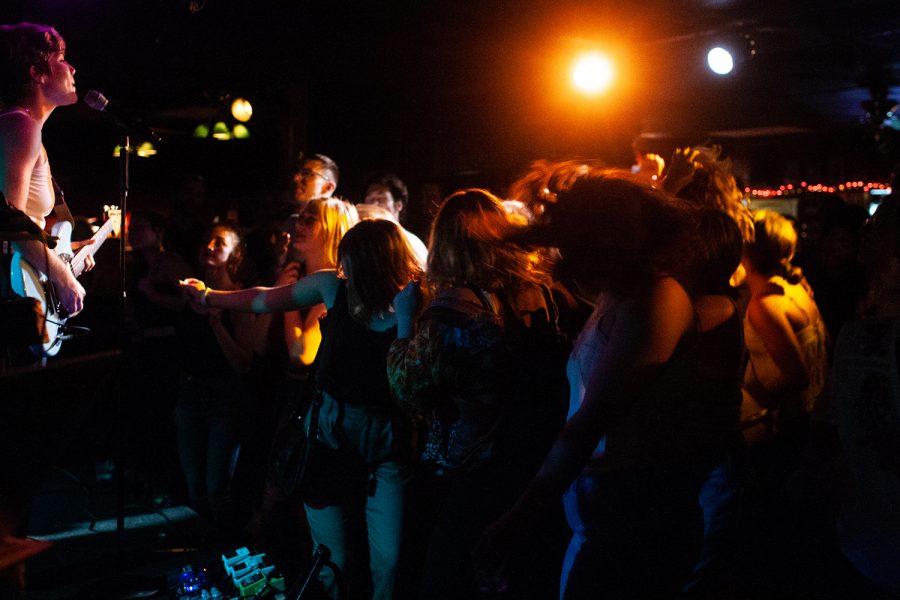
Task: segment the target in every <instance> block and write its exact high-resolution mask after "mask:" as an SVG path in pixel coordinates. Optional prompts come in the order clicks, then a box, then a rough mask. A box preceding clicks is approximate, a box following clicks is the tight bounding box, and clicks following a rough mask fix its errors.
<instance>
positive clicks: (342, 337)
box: [316, 281, 397, 408]
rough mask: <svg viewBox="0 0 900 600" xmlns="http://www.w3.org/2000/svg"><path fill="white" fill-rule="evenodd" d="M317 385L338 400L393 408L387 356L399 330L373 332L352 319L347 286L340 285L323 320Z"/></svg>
mask: <svg viewBox="0 0 900 600" xmlns="http://www.w3.org/2000/svg"><path fill="white" fill-rule="evenodd" d="M320 326H321V329H322V345H321V346H320V347H319V354H318V361H319V365H318V367H317V369H316V384H317V385H318V386H319V388H320V389H322V390H323V391H325V392H328V394H329V395H331V396H332V397H333V398H334V399H335V400H338V401H339V402H346V403H347V404H357V405H364V406H371V407H378V408H391V406H392V405H393V403H392V402H391V393H390V386H389V384H388V379H387V353H388V348H389V347H390V345H391V342H392V341H394V339H395V338H396V337H397V328H396V326H395V327H391V328H390V329H387V330H385V331H372V330H371V329H369V328H367V327H365V326H363V325H361V324H360V323H358V322H357V321H356V320H354V319H353V317H352V316H351V315H350V307H349V304H348V303H347V283H346V282H345V281H342V282H341V285H340V287H339V288H338V293H337V297H336V298H335V299H334V306H332V307H331V309H330V310H329V311H328V312H327V313H326V314H325V316H324V317H322V320H321V323H320Z"/></svg>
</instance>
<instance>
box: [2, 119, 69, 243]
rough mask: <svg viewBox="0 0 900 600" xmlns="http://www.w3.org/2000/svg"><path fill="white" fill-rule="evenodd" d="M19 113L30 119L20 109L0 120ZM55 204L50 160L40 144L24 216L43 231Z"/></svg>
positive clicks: (29, 185) (29, 184)
mask: <svg viewBox="0 0 900 600" xmlns="http://www.w3.org/2000/svg"><path fill="white" fill-rule="evenodd" d="M14 113H19V114H23V115H26V116H28V118H31V117H30V116H29V115H28V113H27V112H25V111H24V110H22V109H15V110H12V111H9V112H6V113H3V114H2V115H0V118H3V117H6V116H8V115H11V114H14ZM55 203H56V194H54V193H53V180H52V177H51V175H50V160H49V159H48V158H47V151H46V150H44V145H43V144H41V153H40V156H39V157H38V160H37V163H36V164H35V165H34V167H33V168H32V170H31V180H30V181H29V183H28V197H27V199H26V201H25V214H26V215H28V216H29V217H31V220H32V221H34V222H35V223H37V224H38V226H39V227H40V228H41V229H43V228H44V226H45V225H46V224H47V221H46V217H47V215H49V214H50V213H51V212H52V211H53V205H54V204H55Z"/></svg>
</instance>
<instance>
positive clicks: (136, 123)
mask: <svg viewBox="0 0 900 600" xmlns="http://www.w3.org/2000/svg"><path fill="white" fill-rule="evenodd" d="M84 103H85V104H87V105H88V106H90V107H91V108H93V109H94V110H96V111H98V112H102V113H106V114H108V115H109V116H110V117H112V119H113V121H115V122H116V125H118V126H119V127H120V128H122V129H124V130H126V131H129V132H131V133H134V134H135V135H138V136H141V137H149V138H150V139H152V140H153V141H155V142H159V141H161V139H160V137H159V135H157V134H156V132H155V131H153V130H152V129H150V128H149V127H147V126H146V125H144V124H143V123H142V122H141V121H140V119H126V118H124V117H123V118H120V115H117V114H116V113H114V112H112V111H110V110H109V99H108V98H107V97H106V96H104V95H103V94H102V93H100V92H98V91H97V90H88V93H87V94H85V95H84Z"/></svg>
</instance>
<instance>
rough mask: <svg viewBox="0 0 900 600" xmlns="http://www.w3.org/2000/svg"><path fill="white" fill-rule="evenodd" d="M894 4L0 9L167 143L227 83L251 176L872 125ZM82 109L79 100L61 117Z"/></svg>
mask: <svg viewBox="0 0 900 600" xmlns="http://www.w3.org/2000/svg"><path fill="white" fill-rule="evenodd" d="M898 5H900V3H898V2H897V0H881V1H872V0H845V1H830V2H829V1H827V0H825V1H819V2H812V1H808V0H788V1H785V0H676V1H662V0H642V1H641V2H622V1H621V0H619V1H617V2H609V1H594V2H569V1H566V0H555V1H543V0H480V1H477V2H476V1H466V0H456V1H454V0H443V1H434V0H419V1H411V0H408V1H398V2H356V3H353V2H343V1H333V2H324V1H320V2H317V3H311V2H290V1H266V0H257V1H256V2H253V3H250V2H228V1H226V0H193V1H191V0H129V1H123V0H33V1H28V2H16V1H15V0H13V1H12V2H10V1H9V0H4V6H5V7H6V8H3V9H0V16H2V17H3V18H2V19H0V20H2V21H3V22H10V21H16V20H21V19H27V20H33V21H38V22H49V23H52V24H54V25H55V26H57V28H58V29H59V30H60V32H61V33H62V34H63V35H64V36H65V37H66V39H67V41H68V44H69V48H70V51H69V57H70V58H71V60H72V62H73V63H74V64H75V66H76V67H77V68H78V69H79V71H78V74H77V76H76V79H77V82H78V86H79V90H80V91H81V92H82V93H83V92H84V91H86V90H87V89H89V88H96V89H99V90H101V91H103V92H104V93H105V94H106V95H107V96H109V97H110V98H112V99H114V100H118V101H120V102H121V104H122V105H124V106H125V107H128V108H130V109H132V110H133V111H135V112H136V113H140V114H143V115H145V119H146V121H147V122H148V123H149V124H150V125H153V126H155V127H159V128H161V129H163V130H164V131H166V132H167V133H168V134H169V137H170V139H171V138H176V139H177V138H180V137H181V136H184V137H187V134H188V133H189V132H190V131H191V130H192V129H193V127H194V126H195V125H196V124H197V123H198V122H200V121H203V120H209V119H212V118H214V117H215V115H216V114H218V113H223V111H224V107H225V104H226V102H225V99H227V98H229V97H234V96H238V95H241V96H245V97H247V98H250V99H251V101H253V102H254V105H255V115H254V120H252V121H251V122H250V123H249V124H248V125H249V126H250V128H251V131H254V132H256V134H255V136H256V139H257V142H256V144H257V146H256V147H255V148H256V149H255V150H254V154H255V156H256V157H257V158H258V159H260V160H262V159H265V160H266V161H267V162H268V163H270V164H269V165H268V166H267V167H259V166H257V167H256V172H257V173H258V174H259V175H260V176H261V177H281V178H283V175H284V173H285V172H287V170H289V168H290V162H291V157H292V156H293V155H294V153H295V152H296V151H297V150H299V149H305V148H311V149H313V150H320V151H324V152H326V153H329V154H332V155H334V156H335V157H336V158H337V159H338V161H339V162H340V163H341V164H342V165H346V166H347V168H348V169H349V170H350V171H351V172H355V173H357V177H361V174H362V173H363V172H364V171H365V170H367V169H372V168H390V169H393V170H396V171H399V172H400V173H402V174H404V175H405V176H406V177H409V178H411V179H416V180H419V181H421V180H426V179H428V178H439V177H444V176H450V175H454V174H455V175H457V176H459V175H460V174H462V175H465V174H466V173H486V172H492V171H498V170H499V171H504V170H511V169H513V170H514V169H521V168H522V167H523V166H525V165H526V164H527V163H528V161H530V160H532V159H535V158H540V157H546V156H551V157H562V156H572V155H586V154H592V155H598V156H603V157H606V158H608V159H609V160H612V161H618V162H622V161H627V160H628V159H629V152H630V140H631V139H632V138H634V137H635V136H636V135H637V134H640V133H644V134H646V135H648V136H649V137H651V138H653V137H655V138H658V139H664V138H665V139H671V140H679V139H688V140H692V141H703V139H706V138H710V137H711V138H713V139H717V140H722V141H723V143H725V145H726V147H727V146H728V145H729V141H730V142H731V143H733V144H735V145H740V144H742V143H743V144H745V145H746V144H747V142H746V140H747V139H771V138H772V137H773V136H774V137H775V138H776V139H780V138H784V137H785V134H788V133H791V132H793V133H795V134H796V133H798V132H813V133H816V134H827V133H828V132H841V134H840V135H842V136H844V137H842V138H840V139H851V140H855V141H853V142H852V143H854V144H855V143H857V142H858V141H859V140H861V139H864V138H865V139H870V140H871V137H872V135H873V131H874V128H873V127H872V124H871V117H870V115H868V114H867V112H866V110H864V109H863V107H862V104H861V103H862V102H864V101H868V100H870V99H871V97H872V90H873V89H874V90H875V91H876V93H878V92H879V91H880V92H881V93H882V95H883V96H885V97H887V98H900V88H898V87H897V81H898V75H900V10H898V9H900V6H898ZM727 39H730V40H732V41H733V40H744V41H745V42H746V40H748V39H752V40H753V42H755V46H756V48H757V52H756V55H755V56H754V57H753V58H752V59H751V60H748V61H746V62H739V63H738V65H737V68H736V70H735V72H734V73H733V74H732V75H731V76H729V77H725V78H722V77H717V76H713V75H712V74H711V73H709V71H708V70H707V69H706V67H705V65H704V62H703V60H704V58H703V57H704V54H705V51H706V49H707V48H708V47H709V45H710V44H711V43H713V42H718V41H720V40H727ZM595 47H601V48H604V49H606V50H609V51H611V52H613V53H614V54H615V55H616V57H617V60H618V61H619V65H620V66H619V78H618V81H619V82H620V83H619V85H618V86H617V87H616V88H614V89H613V90H611V91H610V92H609V93H608V94H607V95H606V96H604V97H602V98H599V99H586V98H580V97H577V96H576V95H575V94H574V93H573V92H572V91H571V90H570V89H569V86H568V83H567V81H566V72H567V68H568V67H567V65H568V64H569V61H570V60H571V58H572V57H573V56H574V55H575V54H576V53H577V52H578V51H581V50H586V49H592V48H595ZM876 108H877V110H879V111H882V112H883V111H886V110H887V108H889V105H885V104H884V103H882V104H881V105H879V106H877V107H876ZM63 112H64V111H60V114H62V113H63ZM223 114H224V113H223ZM98 118H99V117H98V116H97V115H93V114H90V111H89V110H88V109H86V108H84V107H80V108H78V109H72V110H70V112H69V114H68V116H67V117H63V118H60V120H61V121H62V122H63V123H66V122H68V123H70V124H71V123H72V122H77V123H87V124H92V123H94V122H95V120H96V119H98ZM54 119H57V117H54ZM867 122H868V123H869V125H867ZM85 126H87V125H85ZM848 132H849V134H848ZM848 135H849V136H850V137H846V136H848ZM815 139H816V140H818V139H819V138H815ZM740 140H744V141H743V142H742V141H740ZM263 141H266V144H265V147H266V148H267V150H262V149H261V148H262V145H263ZM882 141H883V140H882ZM809 143H816V144H818V143H820V142H819V141H815V142H809ZM791 147H792V148H794V147H797V146H796V145H794V146H791ZM801 147H802V145H801ZM870 150H871V151H872V152H877V148H876V147H875V145H872V147H871V148H870ZM881 150H882V154H884V152H885V149H884V148H882V149H881ZM187 155H189V153H188V154H184V153H182V154H179V156H180V157H181V160H182V162H183V161H184V160H186V159H184V156H187ZM260 157H262V158H260ZM882 158H883V157H882ZM207 160H209V157H207ZM816 160H823V159H819V158H817V159H816ZM824 160H831V159H824ZM842 160H843V159H840V160H839V161H838V162H840V161H842ZM626 164H627V163H626ZM842 164H843V163H842ZM841 169H842V170H846V166H842V167H841ZM825 175H828V173H825ZM841 175H842V174H835V175H834V176H835V177H837V176H841Z"/></svg>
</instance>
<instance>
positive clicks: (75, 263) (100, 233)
mask: <svg viewBox="0 0 900 600" xmlns="http://www.w3.org/2000/svg"><path fill="white" fill-rule="evenodd" d="M115 224H116V220H115V218H109V219H107V220H106V222H105V223H104V224H103V225H102V226H101V227H100V229H98V230H97V233H95V234H94V235H93V236H91V239H92V240H95V241H94V243H93V244H88V245H87V246H82V248H81V250H79V251H78V252H77V253H76V254H75V256H74V257H73V258H72V263H71V267H72V272H73V273H74V274H75V277H80V276H81V274H82V273H84V264H85V261H86V260H87V257H89V256H93V255H94V254H95V253H96V252H97V250H99V249H100V246H102V245H103V242H105V241H106V238H108V237H109V234H111V233H112V231H113V229H114V228H115Z"/></svg>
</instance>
